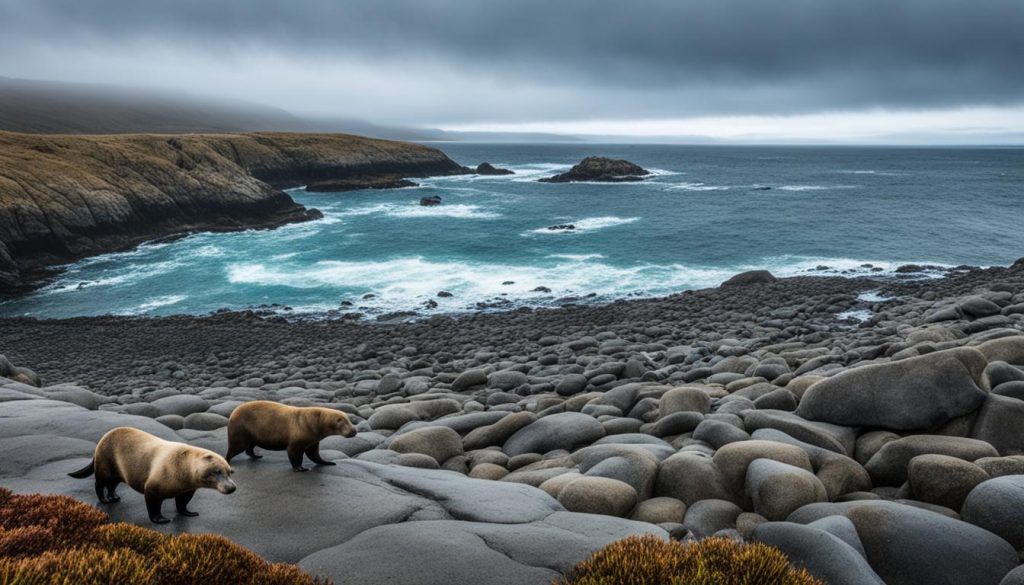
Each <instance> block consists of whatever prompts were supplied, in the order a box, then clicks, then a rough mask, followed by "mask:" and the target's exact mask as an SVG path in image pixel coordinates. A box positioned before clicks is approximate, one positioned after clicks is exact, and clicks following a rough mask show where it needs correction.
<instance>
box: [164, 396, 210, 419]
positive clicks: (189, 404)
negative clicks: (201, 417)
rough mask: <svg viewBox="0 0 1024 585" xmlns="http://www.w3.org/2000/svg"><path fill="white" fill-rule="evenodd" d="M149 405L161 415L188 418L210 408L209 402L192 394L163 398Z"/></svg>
mask: <svg viewBox="0 0 1024 585" xmlns="http://www.w3.org/2000/svg"><path fill="white" fill-rule="evenodd" d="M151 404H152V405H153V406H155V407H157V408H159V409H160V414H161V415H164V414H176V415H178V416H188V415H190V414H193V413H196V412H206V411H207V409H209V408H210V403H209V402H207V401H206V400H204V399H202V398H200V397H198V396H195V395H194V394H178V395H175V396H165V397H164V398H158V399H156V400H154V401H153V402H152V403H151Z"/></svg>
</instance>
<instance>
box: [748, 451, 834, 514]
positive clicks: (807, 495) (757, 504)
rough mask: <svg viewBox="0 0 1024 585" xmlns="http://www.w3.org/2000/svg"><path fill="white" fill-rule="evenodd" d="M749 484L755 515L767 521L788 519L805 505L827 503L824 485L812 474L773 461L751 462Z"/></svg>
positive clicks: (759, 460) (760, 460)
mask: <svg viewBox="0 0 1024 585" xmlns="http://www.w3.org/2000/svg"><path fill="white" fill-rule="evenodd" d="M746 484H747V486H746V487H747V495H748V496H750V499H751V501H752V502H753V503H754V512H756V513H758V514H760V515H762V516H764V517H765V518H767V519H768V520H785V519H786V517H788V516H789V515H790V514H791V513H792V512H794V511H795V510H796V509H798V508H800V507H802V506H805V505H807V504H812V503H814V502H825V501H828V493H827V492H826V491H825V486H824V485H822V483H821V480H819V479H818V478H817V477H815V476H814V474H813V473H811V472H810V471H807V470H806V469H801V468H799V467H794V466H792V465H787V464H785V463H780V462H778V461H772V460H771V459H755V460H754V461H752V462H751V463H750V465H749V466H748V467H747V482H746Z"/></svg>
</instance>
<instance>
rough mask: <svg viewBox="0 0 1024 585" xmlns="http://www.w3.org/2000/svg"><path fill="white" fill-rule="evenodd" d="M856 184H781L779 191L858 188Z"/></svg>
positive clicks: (777, 188)
mask: <svg viewBox="0 0 1024 585" xmlns="http://www.w3.org/2000/svg"><path fill="white" fill-rule="evenodd" d="M856 188H857V186H856V185H780V186H778V187H773V189H776V190H778V191H830V190H832V189H856Z"/></svg>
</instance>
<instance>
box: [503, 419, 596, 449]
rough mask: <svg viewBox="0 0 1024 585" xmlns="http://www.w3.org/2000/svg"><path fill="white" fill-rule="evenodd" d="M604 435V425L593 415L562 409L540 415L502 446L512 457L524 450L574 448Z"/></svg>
mask: <svg viewBox="0 0 1024 585" xmlns="http://www.w3.org/2000/svg"><path fill="white" fill-rule="evenodd" d="M603 436H604V427H602V426H601V423H599V422H597V420H596V419H594V418H593V417H590V416H587V415H585V414H580V413H578V412H563V413H559V414H552V415H550V416H545V417H542V418H539V419H537V420H536V421H534V422H532V423H530V424H529V425H527V426H525V427H523V428H521V429H519V430H518V431H516V432H515V434H513V435H512V436H511V437H509V438H508V440H507V441H505V444H504V446H503V447H502V450H503V451H505V453H506V454H508V455H509V456H510V457H511V456H515V455H521V454H523V453H547V452H548V451H552V450H554V449H569V450H572V449H575V448H576V447H579V446H581V445H586V444H590V443H593V442H594V441H596V440H598V439H600V438H601V437H603Z"/></svg>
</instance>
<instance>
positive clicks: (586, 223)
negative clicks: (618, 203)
mask: <svg viewBox="0 0 1024 585" xmlns="http://www.w3.org/2000/svg"><path fill="white" fill-rule="evenodd" d="M637 221H640V218H639V217H615V216H605V217H587V218H584V219H578V220H576V221H564V222H563V221H560V222H556V223H559V224H572V225H574V226H576V229H572V230H549V229H548V228H547V227H542V228H537V229H535V230H530V231H529V232H527V233H526V234H523V235H529V234H545V235H558V234H579V233H584V232H592V231H595V230H600V229H604V228H609V227H615V226H619V225H626V224H629V223H634V222H637Z"/></svg>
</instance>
